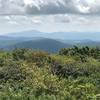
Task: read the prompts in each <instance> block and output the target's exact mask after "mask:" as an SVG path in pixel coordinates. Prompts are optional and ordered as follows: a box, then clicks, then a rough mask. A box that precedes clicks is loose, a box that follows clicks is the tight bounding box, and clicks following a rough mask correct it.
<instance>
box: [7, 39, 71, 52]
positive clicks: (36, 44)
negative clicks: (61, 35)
mask: <svg viewBox="0 0 100 100" xmlns="http://www.w3.org/2000/svg"><path fill="white" fill-rule="evenodd" d="M69 47H72V45H69V44H65V43H62V42H59V41H57V40H53V39H48V38H43V39H38V40H30V41H25V42H20V43H16V44H14V45H10V46H8V47H7V49H13V48H31V49H36V50H44V51H47V52H57V51H58V50H59V49H61V48H69Z"/></svg>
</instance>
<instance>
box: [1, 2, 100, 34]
mask: <svg viewBox="0 0 100 100" xmlns="http://www.w3.org/2000/svg"><path fill="white" fill-rule="evenodd" d="M99 16H100V0H0V34H3V33H7V32H12V31H23V30H30V29H34V30H39V31H46V32H54V31H91V32H93V31H100V28H99V27H100V18H99Z"/></svg>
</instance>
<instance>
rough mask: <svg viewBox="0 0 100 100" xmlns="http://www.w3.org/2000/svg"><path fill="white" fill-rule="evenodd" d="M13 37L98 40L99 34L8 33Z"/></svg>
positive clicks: (32, 31) (34, 31) (99, 38)
mask: <svg viewBox="0 0 100 100" xmlns="http://www.w3.org/2000/svg"><path fill="white" fill-rule="evenodd" d="M7 35H8V36H13V37H43V38H51V39H61V40H86V39H89V40H95V41H97V40H100V32H52V33H45V32H40V31H36V30H30V31H23V32H15V33H9V34H7Z"/></svg>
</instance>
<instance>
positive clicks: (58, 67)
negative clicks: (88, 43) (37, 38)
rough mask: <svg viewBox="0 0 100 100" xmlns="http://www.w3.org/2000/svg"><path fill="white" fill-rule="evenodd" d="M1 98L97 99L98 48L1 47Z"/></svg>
mask: <svg viewBox="0 0 100 100" xmlns="http://www.w3.org/2000/svg"><path fill="white" fill-rule="evenodd" d="M0 100H100V48H98V47H97V48H89V47H82V48H79V47H77V46H74V47H73V48H67V49H66V48H64V49H61V50H60V51H59V52H58V53H56V54H49V53H47V52H44V51H35V50H32V49H14V50H13V51H3V50H0Z"/></svg>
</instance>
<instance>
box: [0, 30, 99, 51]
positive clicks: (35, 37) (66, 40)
mask: <svg viewBox="0 0 100 100" xmlns="http://www.w3.org/2000/svg"><path fill="white" fill-rule="evenodd" d="M90 34H91V35H90ZM98 34H99V32H96V33H87V32H84V34H82V33H81V32H54V33H44V32H39V31H35V30H31V31H24V32H16V33H8V34H6V35H5V36H0V48H3V49H8V50H9V49H14V48H31V49H38V50H45V51H48V52H57V51H58V50H59V49H61V48H69V47H72V46H73V45H79V46H86V45H87V46H100V41H99V35H98Z"/></svg>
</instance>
